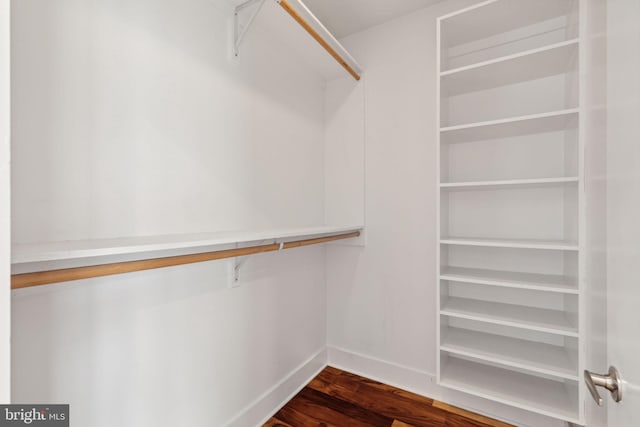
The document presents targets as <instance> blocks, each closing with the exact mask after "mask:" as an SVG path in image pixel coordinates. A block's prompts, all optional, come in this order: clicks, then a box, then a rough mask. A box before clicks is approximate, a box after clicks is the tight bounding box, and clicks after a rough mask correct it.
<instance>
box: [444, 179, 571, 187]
mask: <svg viewBox="0 0 640 427" xmlns="http://www.w3.org/2000/svg"><path fill="white" fill-rule="evenodd" d="M577 182H578V177H562V178H535V179H511V180H503V181H471V182H443V183H440V188H442V189H472V188H486V189H498V188H512V187H540V186H547V185H557V184H576V183H577Z"/></svg>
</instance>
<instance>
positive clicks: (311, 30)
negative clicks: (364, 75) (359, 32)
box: [276, 0, 360, 80]
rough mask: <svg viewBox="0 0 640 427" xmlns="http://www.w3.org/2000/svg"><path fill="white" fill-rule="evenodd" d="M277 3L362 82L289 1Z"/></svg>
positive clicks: (279, 0) (284, 0) (280, 0)
mask: <svg viewBox="0 0 640 427" xmlns="http://www.w3.org/2000/svg"><path fill="white" fill-rule="evenodd" d="M276 1H277V2H278V3H279V4H280V6H281V7H282V8H283V9H284V10H286V11H287V13H288V14H289V15H291V17H292V18H293V19H295V20H296V22H297V23H298V24H300V26H301V27H302V28H304V29H305V30H306V32H307V33H309V34H310V35H311V37H313V38H314V39H315V40H316V41H317V42H318V43H319V44H320V46H322V47H323V48H324V50H326V51H327V52H329V55H331V56H333V58H334V59H335V60H336V61H338V63H339V64H340V65H342V67H343V68H344V69H345V70H347V72H348V73H349V74H351V75H352V76H353V78H354V79H356V80H360V75H359V74H358V73H357V72H356V71H355V70H354V69H353V68H351V66H350V65H349V64H348V63H347V61H345V60H344V59H343V58H342V57H341V56H340V54H339V53H338V52H336V51H335V49H333V48H332V47H331V45H329V43H327V41H326V40H325V39H323V38H322V36H321V35H320V34H318V32H317V31H316V30H315V29H314V28H313V27H312V26H311V24H309V23H308V22H307V20H306V19H304V18H303V17H302V16H301V15H300V14H299V13H298V12H297V11H296V10H295V9H294V8H293V7H291V5H290V4H289V2H288V1H287V0H276Z"/></svg>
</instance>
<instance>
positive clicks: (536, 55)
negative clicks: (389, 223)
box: [437, 0, 584, 424]
mask: <svg viewBox="0 0 640 427" xmlns="http://www.w3.org/2000/svg"><path fill="white" fill-rule="evenodd" d="M580 13H581V7H580V0H519V1H511V0H490V1H486V2H483V3H479V4H477V5H474V6H472V7H469V8H466V9H463V10H461V11H458V12H455V13H452V14H449V15H446V16H443V17H441V18H439V20H438V41H439V42H438V70H437V74H438V81H437V87H438V108H437V111H438V117H437V120H438V123H439V128H438V135H437V137H438V142H439V143H438V150H439V151H438V160H439V162H438V189H439V191H438V200H437V204H438V247H437V258H438V264H439V266H440V269H439V273H438V276H437V280H438V382H439V384H441V385H443V386H445V387H449V388H452V389H455V390H458V391H462V392H465V393H469V394H472V395H475V396H480V397H483V398H486V399H490V400H493V401H497V402H501V403H504V404H507V405H511V406H514V407H517V408H521V409H525V410H529V411H533V412H536V413H540V414H543V415H547V416H551V417H554V418H558V419H561V420H565V421H569V422H574V423H579V424H581V423H582V421H583V419H584V413H583V407H582V406H583V405H581V404H580V403H579V402H582V401H583V398H584V396H583V392H582V390H581V387H580V375H579V374H580V373H581V372H582V370H583V354H582V353H583V351H582V347H583V345H582V341H583V338H582V333H583V332H582V330H583V328H582V326H581V319H582V317H583V313H582V310H581V305H582V299H581V293H582V291H581V289H582V285H581V282H582V270H583V267H582V264H583V261H582V258H583V251H582V247H581V245H582V242H583V241H584V239H583V237H582V234H583V232H582V229H583V225H582V221H581V216H582V211H583V200H582V193H583V186H584V183H583V167H582V162H583V158H582V157H583V156H582V151H583V150H582V141H581V135H580V132H579V131H580V114H581V108H580V101H581V100H580V97H579V94H580V90H581V82H580V61H581V59H582V58H581V53H580V52H581V36H580V31H579V21H580V19H579V15H580Z"/></svg>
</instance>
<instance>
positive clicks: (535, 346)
mask: <svg viewBox="0 0 640 427" xmlns="http://www.w3.org/2000/svg"><path fill="white" fill-rule="evenodd" d="M440 349H441V350H443V351H446V352H448V353H454V354H459V355H462V356H469V357H473V358H476V359H480V360H485V361H487V362H493V363H499V364H503V365H505V366H511V367H514V368H519V369H525V370H529V371H531V372H537V373H541V374H546V375H551V376H555V377H558V378H564V379H569V380H574V381H578V380H579V376H578V366H577V365H576V364H575V360H577V353H576V358H574V359H572V358H570V357H569V354H568V351H571V350H570V349H566V348H563V347H559V346H555V345H550V344H544V343H540V342H534V341H527V340H523V339H517V338H510V337H506V336H502V335H494V334H488V333H484V332H477V331H471V330H468V329H460V328H447V329H446V333H445V334H444V335H443V340H442V343H441V346H440Z"/></svg>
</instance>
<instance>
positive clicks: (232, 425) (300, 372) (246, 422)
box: [224, 348, 327, 427]
mask: <svg viewBox="0 0 640 427" xmlns="http://www.w3.org/2000/svg"><path fill="white" fill-rule="evenodd" d="M326 366H327V350H326V348H323V349H322V350H320V351H319V352H317V353H316V354H315V355H313V356H311V357H310V358H309V359H307V360H306V361H305V362H303V363H302V364H300V365H299V366H298V367H297V368H295V369H294V370H293V371H292V372H291V373H289V374H288V375H287V376H285V377H284V378H283V379H282V380H280V381H279V382H278V383H277V384H276V385H274V386H273V387H271V388H270V389H269V390H267V391H266V392H264V393H263V394H262V395H261V396H260V397H258V398H257V399H256V400H254V401H253V402H251V403H250V404H249V405H247V406H246V407H245V408H244V409H243V410H242V411H240V413H239V414H238V415H236V416H235V417H234V418H233V419H232V420H231V421H229V422H227V423H226V424H225V425H224V427H247V426H262V425H263V424H264V423H265V422H267V420H269V418H271V417H272V416H273V415H274V414H275V413H276V412H278V410H280V408H282V407H283V406H284V405H285V404H286V403H287V402H288V401H289V400H291V398H293V396H295V395H296V394H297V393H298V392H299V391H300V390H302V389H303V388H304V386H305V385H307V384H308V383H309V382H310V381H311V380H312V379H313V378H314V377H315V376H316V375H318V374H319V373H320V371H322V370H323V369H324V368H325V367H326Z"/></svg>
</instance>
